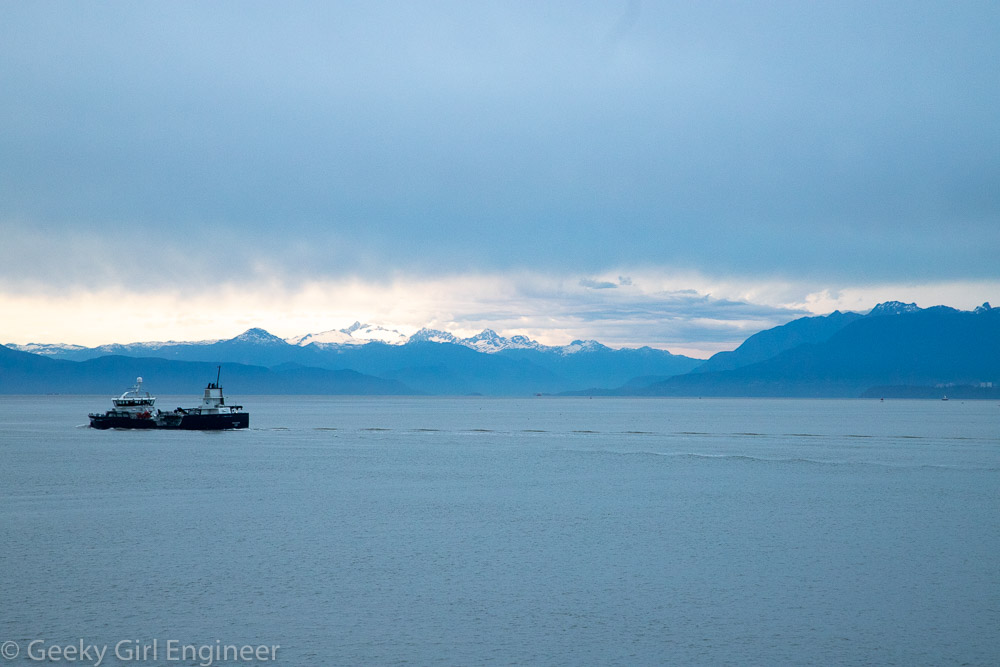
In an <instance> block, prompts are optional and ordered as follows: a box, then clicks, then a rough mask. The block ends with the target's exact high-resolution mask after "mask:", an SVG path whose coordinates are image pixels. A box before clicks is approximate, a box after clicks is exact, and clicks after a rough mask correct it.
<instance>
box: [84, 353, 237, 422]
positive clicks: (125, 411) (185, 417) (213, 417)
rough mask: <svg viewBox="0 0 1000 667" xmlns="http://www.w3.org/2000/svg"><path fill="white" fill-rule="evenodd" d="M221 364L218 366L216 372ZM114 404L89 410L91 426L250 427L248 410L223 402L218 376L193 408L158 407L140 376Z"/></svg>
mask: <svg viewBox="0 0 1000 667" xmlns="http://www.w3.org/2000/svg"><path fill="white" fill-rule="evenodd" d="M221 374H222V367H221V366H220V367H219V375H221ZM111 403H112V405H114V407H113V408H112V409H111V410H108V411H107V412H104V413H91V414H90V415H88V416H89V417H90V426H91V428H97V429H109V428H162V429H178V430H185V431H223V430H228V429H235V428H249V427H250V413H248V412H243V406H242V405H226V399H225V397H223V395H222V387H220V386H219V376H216V379H215V382H209V383H208V386H207V387H205V395H204V396H203V397H202V399H201V405H199V406H198V407H195V408H177V409H176V410H171V411H169V412H164V411H162V410H159V409H157V408H156V407H155V406H154V404H155V403H156V397H155V396H152V395H150V393H149V392H148V391H143V389H142V378H141V377H138V378H136V379H135V385H134V386H133V387H132V388H131V389H128V390H127V391H125V392H123V393H122V395H121V396H119V397H118V398H115V399H112V401H111Z"/></svg>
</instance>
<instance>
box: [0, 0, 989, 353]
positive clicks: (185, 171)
mask: <svg viewBox="0 0 1000 667" xmlns="http://www.w3.org/2000/svg"><path fill="white" fill-rule="evenodd" d="M997 35H1000V3H996V2H971V1H970V2H954V1H948V2H920V1H912V0H911V1H907V2H891V1H886V2H871V1H865V2H853V1H851V0H839V1H837V2H768V1H766V0H761V1H758V2H715V1H711V0H709V1H706V2H697V3H692V2H667V1H664V2H642V1H636V0H632V1H627V0H626V1H620V2H612V1H604V2H589V1H586V0H583V1H575V2H545V3H539V2H518V1H515V0H504V1H502V2H489V1H484V2H449V1H440V2H438V1H433V0H431V1H427V2H379V1H372V2H356V3H342V2H286V3H273V2H212V3H204V2H169V3H168V2H143V3H134V2H101V3H96V2H94V3H87V2H80V3H71V2H45V1H36V2H30V3H24V2H8V1H6V0H0V342H4V343H28V342H49V343H54V342H69V343H77V344H89V345H95V344H100V343H108V342H131V341H141V340H202V339H213V338H228V337H231V336H234V335H236V334H238V333H240V332H241V331H243V330H244V329H246V328H249V327H251V326H259V327H263V328H265V329H267V330H269V331H271V332H272V333H275V334H277V335H279V336H283V337H287V336H293V335H300V334H305V333H310V332H318V331H324V330H329V329H336V328H343V327H346V326H348V325H350V324H351V323H352V322H354V321H355V320H361V321H367V322H372V323H375V324H382V325H385V326H392V327H395V328H399V329H400V330H403V331H408V332H412V331H416V330H417V329H419V328H421V327H424V326H429V327H432V328H438V329H446V330H449V331H452V332H453V333H456V334H460V335H461V334H466V335H470V334H472V333H476V332H478V331H480V330H481V329H483V328H486V327H489V328H493V329H495V330H497V331H498V332H500V333H502V334H505V335H514V334H524V335H528V336H530V337H532V338H534V339H536V340H539V341H541V342H543V343H548V344H565V343H568V342H570V341H571V340H574V339H597V340H600V341H601V342H604V343H605V344H608V345H612V346H640V345H650V346H653V347H658V348H664V349H669V350H670V351H672V352H678V353H684V354H691V355H693V356H701V357H704V356H708V355H710V354H712V353H713V352H716V351H719V350H724V349H732V348H734V347H736V346H737V345H738V344H739V343H740V342H741V341H742V340H744V339H745V338H746V337H747V336H749V335H751V334H752V333H754V332H756V331H759V330H761V329H765V328H769V327H771V326H775V325H778V324H782V323H784V322H787V321H789V320H792V319H794V318H797V317H801V316H804V315H811V314H825V313H829V312H831V311H833V310H836V309H840V310H860V311H865V310H868V309H870V308H871V307H872V306H874V305H875V304H876V303H878V302H880V301H886V300H900V301H908V302H909V301H913V302H917V303H918V304H919V305H921V306H925V307H926V306H931V305H937V304H946V305H951V306H954V307H958V308H963V309H969V308H973V307H975V306H977V305H979V304H981V303H983V302H984V301H988V300H990V299H993V300H994V301H995V302H996V301H1000V262H998V259H997V258H998V257H1000V123H998V122H997V119H998V118H1000V39H998V38H997Z"/></svg>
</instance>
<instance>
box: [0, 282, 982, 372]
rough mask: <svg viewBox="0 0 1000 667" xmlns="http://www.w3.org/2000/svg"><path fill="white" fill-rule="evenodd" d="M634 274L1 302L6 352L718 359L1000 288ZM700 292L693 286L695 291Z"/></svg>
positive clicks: (973, 301) (973, 298)
mask: <svg viewBox="0 0 1000 667" xmlns="http://www.w3.org/2000/svg"><path fill="white" fill-rule="evenodd" d="M621 273H622V272H611V273H609V274H608V275H596V276H588V277H587V278H578V277H577V278H567V277H559V276H550V275H540V274H528V273H521V274H518V275H516V276H510V275H475V274H473V275H460V276H448V277H441V278H437V279H428V278H397V279H395V280H393V281H390V282H385V283H369V282H364V281H362V280H359V279H352V280H341V281H329V280H328V281H313V282H307V283H301V284H297V285H294V286H286V285H284V284H282V283H281V282H279V281H275V280H269V281H260V282H257V283H251V284H247V285H242V286H236V285H234V284H224V285H221V286H217V287H215V288H214V289H213V290H212V291H210V292H208V293H199V292H197V291H191V292H187V291H178V290H172V291H171V290H159V291H157V290H147V291H127V290H124V289H121V288H114V289H110V288H109V289H103V290H83V289H74V290H69V291H67V292H63V293H57V294H53V293H47V292H36V293H30V292H29V293H24V294H15V293H13V292H12V291H0V311H2V312H3V313H4V314H5V317H4V323H3V324H2V325H0V336H2V338H0V342H2V343H15V344H22V345H23V344H28V343H68V344H76V345H84V346H87V347H92V346H96V345H101V344H107V343H132V342H151V341H171V340H172V341H178V342H180V341H198V340H218V339H226V338H232V337H233V336H236V335H239V334H240V333H242V332H243V331H245V330H246V329H249V328H251V327H260V328H262V329H266V330H267V331H269V332H271V333H273V334H274V335H276V336H279V337H281V338H291V337H293V336H298V335H303V334H307V333H319V332H322V331H329V330H333V329H343V328H346V327H348V326H350V325H351V324H352V323H353V322H355V321H360V322H362V323H366V324H372V325H381V326H384V327H386V328H390V329H396V330H398V331H400V332H401V333H403V334H405V335H412V334H413V333H415V332H416V331H417V330H419V329H421V328H423V327H427V328H431V329H441V330H444V331H449V332H451V333H453V334H455V335H456V336H459V337H469V336H472V335H475V334H477V333H479V332H480V331H482V330H483V329H487V328H488V329H493V330H495V331H497V332H498V333H500V334H501V335H504V336H508V337H510V336H513V335H524V336H527V337H529V338H531V339H533V340H537V341H538V342H540V343H542V344H545V345H566V344H568V343H570V342H572V341H573V340H587V339H593V340H597V341H599V342H601V343H603V344H605V345H608V346H609V347H641V346H650V347H654V348H659V349H666V350H669V351H670V352H672V353H674V354H684V355H686V356H692V357H697V358H707V357H708V356H711V355H712V354H714V353H716V352H719V351H722V350H731V349H734V348H735V347H737V346H738V345H739V344H740V343H742V342H743V341H744V340H745V339H746V338H747V337H749V336H750V335H752V334H754V333H756V332H758V331H760V330H763V329H767V328H771V327H774V326H778V325H780V324H784V323H786V322H788V321H791V320H793V319H796V318H798V317H802V316H807V315H824V314H828V313H830V312H832V311H834V310H842V311H843V310H854V311H858V312H866V311H867V310H869V309H871V308H872V307H873V306H875V305H876V304H877V303H880V302H882V301H888V300H897V301H904V302H916V303H917V304H918V305H919V306H921V307H928V306H933V305H948V306H952V307H956V308H960V309H963V310H970V309H972V308H975V307H976V306H978V305H980V304H981V303H983V302H984V301H987V300H988V297H989V295H991V294H994V295H995V294H1000V283H989V282H981V283H941V284H930V285H905V284H898V285H882V286H869V287H856V288H850V289H843V290H837V291H833V290H829V289H810V288H809V287H808V286H795V285H792V284H790V283H782V282H773V283H760V284H756V285H753V284H750V283H748V282H744V281H721V280H710V279H708V278H705V277H701V276H696V275H693V274H687V275H683V276H668V275H664V274H659V273H656V272H647V273H639V272H632V273H631V274H630V276H629V277H627V278H626V277H624V276H623V275H621ZM692 286H693V287H692Z"/></svg>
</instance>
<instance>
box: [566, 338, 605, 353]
mask: <svg viewBox="0 0 1000 667" xmlns="http://www.w3.org/2000/svg"><path fill="white" fill-rule="evenodd" d="M557 349H558V350H559V353H560V354H564V355H566V354H577V353H578V352H597V351H599V350H608V349H610V348H609V347H607V346H606V345H602V344H601V343H598V342H597V341H596V340H575V341H573V342H572V343H570V344H569V345H563V346H562V347H560V348H557Z"/></svg>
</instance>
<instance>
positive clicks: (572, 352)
mask: <svg viewBox="0 0 1000 667" xmlns="http://www.w3.org/2000/svg"><path fill="white" fill-rule="evenodd" d="M998 345H1000V309H995V308H991V307H990V305H989V304H988V303H986V304H983V305H982V306H980V307H979V308H976V309H975V310H973V311H960V310H956V309H953V308H949V307H946V306H935V307H932V308H918V307H917V306H916V305H915V304H906V303H901V302H898V301H890V302H886V303H882V304H879V305H878V306H876V307H875V308H873V309H872V310H871V311H869V312H868V313H865V314H862V313H854V312H847V313H842V312H834V313H831V314H829V315H825V316H817V317H804V318H800V319H797V320H794V321H792V322H789V323H787V324H784V325H782V326H778V327H774V328H772V329H768V330H765V331H761V332H759V333H756V334H754V335H753V336H751V337H750V338H748V339H747V340H746V341H744V343H743V344H742V345H740V346H739V347H738V348H736V349H735V350H732V351H727V352H720V353H718V354H716V355H714V356H713V357H711V358H710V359H708V360H704V361H703V360H698V359H691V358H689V357H684V356H679V355H673V354H671V353H669V352H667V351H664V350H656V349H652V348H648V347H644V348H639V349H627V348H625V349H612V348H609V347H607V346H605V345H602V344H601V343H598V342H596V341H574V342H573V343H571V344H570V345H566V346H546V345H541V344H539V343H538V342H536V341H533V340H530V339H528V338H526V337H524V336H512V337H510V338H506V337H504V336H501V335H499V334H497V333H496V332H494V331H492V330H489V329H487V330H484V331H483V332H481V333H479V334H477V335H475V336H472V337H470V338H460V337H457V336H454V335H453V334H451V333H448V332H445V331H438V330H433V329H422V330H420V331H418V332H417V333H415V334H413V335H412V336H405V335H403V334H402V333H400V332H398V331H396V330H393V329H386V328H383V327H380V326H374V325H369V324H362V323H360V322H356V323H355V324H353V325H352V326H350V327H347V328H346V329H340V330H332V331H324V332H319V333H313V334H305V335H302V336H295V337H292V338H288V339H282V338H279V337H277V336H274V335H272V334H270V333H268V332H267V331H265V330H263V329H257V328H254V329H249V330H247V331H245V332H243V333H242V334H240V335H238V336H236V337H234V338H230V339H225V340H211V341H197V342H174V341H168V342H151V343H130V344H110V345H101V346H98V347H93V348H87V347H82V346H78V345H40V344H29V345H8V346H6V347H2V346H0V393H90V392H94V393H108V392H109V391H113V390H114V389H118V388H119V387H121V386H124V385H127V384H129V383H130V382H131V381H132V379H133V378H134V377H135V376H137V375H144V376H146V377H147V380H148V381H149V382H150V383H155V386H156V388H157V391H160V392H162V393H172V392H176V393H190V392H191V390H192V388H193V387H194V388H196V387H198V386H200V384H201V383H202V382H204V381H205V378H211V377H212V374H213V372H214V370H215V365H216V364H222V365H223V371H224V375H225V378H226V386H227V388H228V389H229V391H231V392H232V393H234V394H240V393H242V394H254V393H315V394H448V395H465V394H484V395H531V394H538V393H546V394H549V393H565V394H577V395H581V394H582V395H634V396H831V397H834V396H844V397H849V396H850V397H853V396H862V395H865V396H875V395H878V396H937V395H938V394H941V393H944V392H949V393H951V394H952V395H953V396H955V397H961V396H963V395H967V396H969V397H992V396H994V395H998V396H1000V389H998V387H1000V354H998V349H1000V348H998Z"/></svg>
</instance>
